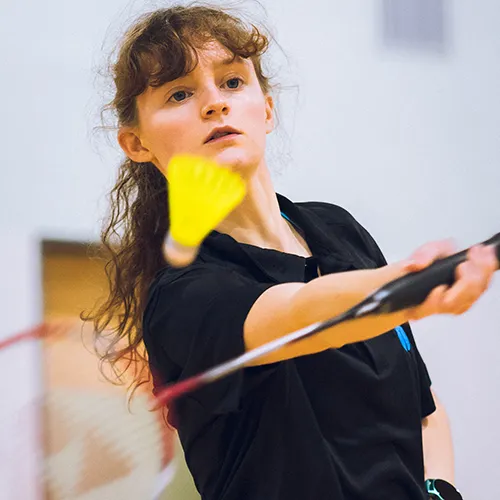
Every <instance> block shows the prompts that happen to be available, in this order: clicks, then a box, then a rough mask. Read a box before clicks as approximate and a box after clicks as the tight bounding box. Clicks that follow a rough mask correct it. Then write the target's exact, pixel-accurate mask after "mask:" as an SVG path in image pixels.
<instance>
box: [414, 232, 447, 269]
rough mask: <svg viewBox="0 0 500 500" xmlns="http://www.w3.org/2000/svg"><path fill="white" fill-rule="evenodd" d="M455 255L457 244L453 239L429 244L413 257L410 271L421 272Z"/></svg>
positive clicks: (418, 250)
mask: <svg viewBox="0 0 500 500" xmlns="http://www.w3.org/2000/svg"><path fill="white" fill-rule="evenodd" d="M453 253H455V244H454V243H453V240H451V239H448V240H442V241H435V242H432V243H427V244H425V245H423V246H422V247H420V248H419V249H417V250H416V251H415V252H414V253H413V254H412V255H411V257H410V259H409V263H408V271H409V272H415V271H420V270H421V269H425V268H426V267H428V266H430V265H431V264H432V263H433V262H435V261H436V260H438V259H443V258H445V257H448V256H449V255H452V254H453Z"/></svg>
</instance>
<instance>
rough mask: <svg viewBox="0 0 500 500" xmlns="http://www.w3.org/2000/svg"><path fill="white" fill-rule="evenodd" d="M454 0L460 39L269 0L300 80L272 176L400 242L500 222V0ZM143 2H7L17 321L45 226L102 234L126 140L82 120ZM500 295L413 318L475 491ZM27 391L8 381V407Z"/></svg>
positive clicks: (488, 231) (26, 312)
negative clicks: (100, 74)
mask: <svg viewBox="0 0 500 500" xmlns="http://www.w3.org/2000/svg"><path fill="white" fill-rule="evenodd" d="M445 2H447V5H449V13H450V19H449V22H450V24H449V33H450V35H451V41H450V45H449V47H448V50H447V51H445V52H444V53H440V54H432V53H420V52H416V51H414V52H410V51H401V50H394V49H390V50H389V49H387V48H385V47H384V46H383V43H382V38H381V31H380V30H381V28H380V19H381V10H380V9H381V1H379V0H372V1H366V0H350V1H349V2H345V1H344V2H341V1H339V0H314V1H313V2H295V3H291V2H290V1H289V0H272V1H271V0H268V1H266V2H264V4H265V6H266V8H267V10H268V13H269V17H270V20H271V24H272V25H273V27H274V29H275V33H276V35H277V38H278V40H279V41H280V43H281V45H282V46H283V48H284V50H285V53H286V54H287V55H288V56H289V59H290V60H289V61H288V63H289V66H286V65H285V63H286V62H285V61H283V59H282V58H281V59H280V61H281V65H282V66H283V67H282V69H283V73H282V74H283V75H284V76H283V79H284V82H283V83H285V84H291V83H298V84H299V92H298V93H297V92H295V91H288V92H285V93H284V94H283V96H282V99H281V100H282V104H283V109H282V116H283V118H284V122H285V126H284V130H286V131H287V132H288V134H289V137H290V140H291V145H290V153H291V157H292V158H293V162H292V163H291V164H290V165H289V166H288V167H287V168H286V169H284V171H283V172H282V174H280V175H276V182H277V189H279V190H281V191H283V192H284V193H286V194H287V195H289V196H290V197H292V198H294V199H297V200H302V199H304V200H305V199H319V200H325V201H331V202H334V203H338V204H340V205H343V206H345V207H346V208H348V209H349V210H350V211H351V212H352V213H353V214H354V215H355V216H356V217H357V218H358V219H359V220H360V221H361V222H362V223H363V224H364V225H365V226H366V227H367V228H368V229H369V230H370V231H371V232H372V233H373V235H374V236H375V237H376V239H377V240H378V241H379V243H380V245H381V246H382V248H383V249H384V251H385V252H386V254H387V256H388V258H389V259H390V260H394V259H399V258H402V257H405V256H407V255H408V254H409V253H410V252H411V251H412V250H413V249H414V248H415V247H416V246H418V245H419V244H421V243H423V242H426V241H429V240H432V239H435V238H442V237H448V236H453V237H455V238H456V240H457V242H458V244H459V245H468V244H471V243H473V242H476V241H479V240H481V239H484V238H487V237H489V236H490V235H492V234H493V233H495V232H497V231H498V230H499V224H498V221H499V220H500V204H499V203H498V200H499V198H500V168H499V165H500V97H499V92H498V89H499V88H500V66H499V65H498V60H497V59H498V53H499V50H500V30H499V29H498V19H499V18H500V3H499V2H498V1H497V0H480V1H478V2H457V1H455V2H451V0H445ZM156 3H159V2H156ZM141 5H142V2H137V1H136V2H133V3H126V2H124V1H120V0H113V1H111V0H108V1H107V2H102V1H99V2H98V1H97V0H88V1H86V2H83V3H82V2H79V3H78V2H77V3H75V2H63V1H62V0H51V1H49V2H35V1H33V0H32V1H28V0H19V1H17V2H9V3H8V4H5V3H3V4H2V5H1V7H0V42H1V45H2V47H4V50H3V51H2V57H3V59H4V60H3V61H2V70H1V72H2V77H1V78H0V91H1V95H2V97H3V99H2V111H3V119H2V121H1V124H0V130H1V132H2V137H3V138H4V148H3V150H2V152H3V158H2V159H3V164H4V167H3V172H4V179H3V182H2V183H0V200H1V204H2V205H1V208H2V210H0V232H1V234H2V245H0V262H2V264H1V265H2V287H1V292H0V304H2V309H3V312H4V314H3V317H7V318H9V317H10V318H11V320H10V321H11V324H9V327H8V330H15V329H18V328H22V327H24V326H26V325H28V324H30V323H32V322H35V321H36V319H37V317H38V315H39V310H40V309H39V300H40V295H39V289H38V287H37V285H36V283H37V279H38V271H37V257H36V251H34V250H33V249H34V248H35V247H36V240H37V238H38V237H39V236H46V237H47V236H48V237H62V238H70V239H72V238H81V239H92V238H95V237H97V234H98V230H99V226H98V224H97V223H96V221H97V219H98V218H99V216H100V214H101V213H102V207H103V200H102V196H103V194H104V193H105V191H106V188H107V187H108V186H109V183H110V180H111V178H112V176H113V175H114V171H115V166H116V162H115V159H116V157H117V156H116V151H113V150H112V149H109V148H107V146H106V144H102V141H101V144H102V146H101V147H100V149H99V151H96V149H95V146H94V145H93V144H92V143H91V141H90V138H89V134H90V132H89V125H90V126H91V125H96V124H98V123H97V121H96V120H95V118H94V117H93V116H94V115H93V113H94V112H95V98H94V97H93V96H94V95H95V89H94V86H93V84H94V82H93V81H94V76H95V74H94V73H93V70H92V66H93V64H94V63H95V62H96V61H99V58H100V51H101V43H102V40H103V39H104V37H105V35H106V36H107V37H108V39H112V38H113V33H114V30H115V29H116V28H117V27H119V26H120V25H121V23H122V21H123V20H124V19H126V18H127V17H129V15H130V13H131V12H132V11H134V10H135V9H137V8H138V7H140V6H141ZM251 7H252V8H254V7H255V5H251ZM254 10H256V11H257V12H260V9H259V8H258V7H255V8H254ZM110 23H112V24H111V26H112V27H111V29H110V30H108V26H109V25H110ZM107 30H108V33H106V31H107ZM276 61H278V59H276ZM288 63H286V64H288ZM276 64H277V63H276ZM285 69H286V71H285ZM292 119H293V126H292V122H291V120H292ZM287 120H288V122H287ZM286 146H287V144H286V143H285V144H284V145H283V144H282V143H279V144H278V146H277V147H278V148H283V147H285V148H286ZM281 152H282V151H281ZM274 157H276V155H274ZM271 158H273V155H271ZM278 167H279V168H282V167H283V165H282V164H281V163H278ZM13 255H14V257H15V260H14V261H10V262H14V264H12V265H11V264H10V263H9V261H7V258H10V259H12V258H13ZM499 299H500V285H499V280H498V279H497V280H496V284H495V285H494V286H493V287H492V289H491V291H490V292H489V293H488V294H487V295H486V296H485V297H484V299H483V300H481V302H480V303H479V304H477V305H476V306H475V308H474V309H473V310H472V311H471V312H469V313H468V314H466V315H465V316H463V317H460V318H444V317H443V318H433V319H428V320H425V321H424V322H421V323H417V324H415V330H416V332H417V336H418V341H419V344H420V346H421V350H422V352H423V354H424V357H425V359H426V360H427V363H428V366H429V369H430V371H431V375H432V377H433V380H434V384H435V388H436V390H437V392H438V394H439V395H440V396H441V398H442V399H443V400H444V402H445V404H446V406H447V407H448V409H449V412H450V416H451V420H452V426H453V431H454V435H455V442H456V453H457V469H458V477H457V480H458V483H459V485H460V486H461V487H462V489H463V491H464V492H465V493H466V494H467V496H468V497H469V498H471V497H472V496H474V497H475V498H494V497H495V494H496V496H499V495H500V487H499V486H498V482H497V481H496V479H495V465H496V464H497V463H498V452H497V449H498V448H499V446H500V431H499V430H498V426H497V425H496V420H495V415H496V414H498V413H499V411H500V396H499V394H498V389H497V385H498V381H499V379H500V377H499V375H500V373H499V372H500V368H498V363H497V360H496V351H497V350H498V348H499V347H500V340H499V336H498V333H500V332H499V330H500V328H499V326H498V325H499V324H500V308H499V307H498V304H499ZM7 313H8V314H7ZM7 333H8V332H7V331H5V332H3V331H2V332H1V335H2V336H3V335H6V334H7ZM13 356H14V355H13V354H12V358H11V359H12V360H13V359H14V358H13ZM11 363H14V361H12V362H11ZM2 377H4V373H2ZM30 381H31V382H30ZM30 384H31V385H30ZM19 386H20V391H21V392H23V394H24V399H26V398H29V395H30V394H32V393H33V392H34V391H35V389H36V387H37V384H36V380H34V377H31V376H29V375H28V376H27V377H24V378H23V379H22V380H21V381H20V382H19ZM18 404H19V402H18V401H17V399H16V398H15V397H12V398H11V400H10V403H9V401H7V404H5V405H4V406H3V408H15V405H18ZM1 446H4V441H3V440H2V444H1ZM1 465H2V475H1V476H0V480H1V479H4V477H5V473H4V468H3V464H1ZM0 491H2V490H1V486H0ZM26 498H28V497H26Z"/></svg>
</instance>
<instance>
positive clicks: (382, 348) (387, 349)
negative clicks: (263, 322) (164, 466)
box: [144, 195, 435, 500]
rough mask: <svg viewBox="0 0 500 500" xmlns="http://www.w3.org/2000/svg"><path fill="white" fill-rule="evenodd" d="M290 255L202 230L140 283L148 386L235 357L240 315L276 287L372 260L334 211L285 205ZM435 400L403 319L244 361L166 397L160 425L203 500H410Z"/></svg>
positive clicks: (370, 250) (348, 220) (351, 224)
mask: <svg viewBox="0 0 500 500" xmlns="http://www.w3.org/2000/svg"><path fill="white" fill-rule="evenodd" d="M278 200H279V203H280V207H281V210H282V213H283V214H284V215H285V216H286V217H287V218H289V219H290V220H291V221H292V222H293V223H294V224H295V225H296V226H297V227H298V228H299V229H300V230H301V231H302V233H303V235H304V237H305V239H306V241H307V244H308V245H309V247H310V249H311V251H312V254H313V256H312V257H310V258H303V257H299V256H297V255H291V254H286V253H282V252H279V251H276V250H269V249H263V248H259V247H255V246H252V245H246V244H240V243H238V242H237V241H235V240H234V239H233V238H231V237H230V236H228V235H224V234H220V233H218V232H213V233H211V234H210V235H209V237H208V238H207V239H206V241H205V242H204V244H203V247H202V249H201V252H200V255H199V257H198V259H197V260H196V262H195V263H194V264H193V265H191V266H189V267H187V268H184V269H171V268H165V269H163V270H161V271H160V272H159V273H158V276H157V277H156V279H155V281H154V283H153V285H152V286H151V289H150V296H149V301H148V304H147V307H146V311H145V315H144V342H145V345H146V348H147V351H148V354H149V358H150V365H151V370H152V372H153V373H154V374H155V383H156V384H159V383H169V382H174V381H176V380H180V379H183V378H185V377H188V376H190V375H194V374H196V373H198V372H200V371H202V370H205V369H207V368H210V367H212V366H214V365H216V364H218V363H221V362H222V361H225V360H227V359H229V358H233V357H235V356H238V355H240V354H242V353H243V352H244V341H243V324H244V321H245V318H246V316H247V314H248V312H249V310H250V308H251V307H252V305H253V304H254V302H255V300H256V299H257V298H258V297H259V296H260V295H261V294H262V293H263V292H264V291H265V290H267V289H268V288H269V287H271V286H274V285H276V284H278V283H287V282H306V281H308V280H310V279H312V278H314V277H315V276H316V272H315V270H316V269H317V266H318V265H319V268H320V270H321V273H322V274H328V273H336V272H341V271H349V270H353V269H366V268H375V267H379V266H382V265H384V264H385V260H384V257H383V255H382V253H381V252H380V250H379V248H378V247H377V245H376V244H375V242H374V241H373V239H372V238H371V236H370V235H369V234H368V233H367V232H366V230H365V229H363V227H362V226H361V225H360V224H359V223H357V222H356V221H355V220H354V218H353V217H352V216H351V215H350V214H349V213H348V212H346V211H345V210H344V209H342V208H340V207H338V206H335V205H330V204H326V203H316V202H309V203H292V202H291V201H289V200H287V199H286V198H284V197H283V196H281V195H278ZM434 409H435V406H434V402H433V399H432V395H431V392H430V379H429V376H428V373H427V370H426V368H425V365H424V363H423V361H422V359H421V357H420V355H419V352H418V350H417V347H416V345H415V341H414V339H413V336H412V333H411V330H410V327H409V325H407V324H406V325H403V326H402V328H398V329H397V330H393V331H390V332H387V333H385V334H384V335H381V336H379V337H376V338H374V339H370V340H368V341H365V342H358V343H355V344H350V345H346V346H344V347H342V348H340V349H330V350H327V351H324V352H321V353H318V354H312V355H308V356H302V357H299V358H295V359H290V360H287V361H282V362H279V363H274V364H270V365H263V366H257V367H250V368H246V369H244V370H242V371H241V372H239V373H237V374H234V375H232V376H230V377H228V378H226V379H225V380H222V381H219V382H217V383H214V384H212V385H211V386H209V387H206V388H204V389H200V390H198V391H196V392H194V393H192V394H190V395H189V396H186V397H184V398H182V399H181V400H179V401H178V402H177V403H176V404H175V407H174V408H171V409H170V412H169V416H170V421H171V422H173V423H174V425H175V426H176V427H177V430H178V432H179V437H180V440H181V442H182V445H183V448H184V452H185V455H186V461H187V464H188V466H189V468H190V470H191V473H192V474H193V477H194V480H195V483H196V486H197V488H198V490H199V491H200V493H201V495H202V498H203V499H204V500H244V499H248V500H295V499H297V500H306V499H307V500H309V499H332V500H423V499H424V498H426V496H425V493H424V469H423V452H422V430H421V429H422V428H421V421H422V418H423V417H425V416H427V415H429V414H430V413H432V412H433V411H434Z"/></svg>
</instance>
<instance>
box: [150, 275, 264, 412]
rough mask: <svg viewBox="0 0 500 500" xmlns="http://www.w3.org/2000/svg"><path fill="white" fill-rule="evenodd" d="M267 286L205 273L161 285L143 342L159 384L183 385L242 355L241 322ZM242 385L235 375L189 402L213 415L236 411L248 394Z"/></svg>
mask: <svg viewBox="0 0 500 500" xmlns="http://www.w3.org/2000/svg"><path fill="white" fill-rule="evenodd" d="M270 286H271V284H261V283H259V282H256V281H252V280H250V279H247V278H244V277H242V276H240V275H238V274H236V273H234V272H231V271H226V270H224V269H211V268H208V269H205V268H203V267H195V268H189V269H188V270H187V271H185V272H182V271H181V272H176V273H172V274H167V275H166V276H164V277H163V278H162V279H160V281H159V283H158V285H157V286H156V287H154V289H153V290H152V293H151V295H150V299H149V302H148V307H147V309H146V313H145V317H144V338H145V339H144V340H145V344H146V348H147V350H148V355H149V357H150V359H152V358H153V359H154V360H155V364H156V365H157V366H156V370H157V372H158V373H157V375H159V378H161V379H163V380H162V383H170V382H174V381H177V380H181V379H185V378H187V377H190V376H193V375H196V374H198V373H200V372H202V371H204V370H207V369H209V368H212V367H214V366H216V365H218V364H220V363H223V362H224V361H227V360H229V359H232V358H235V357H237V356H239V355H241V354H243V353H244V351H245V345H244V338H243V325H244V323H245V319H246V317H247V315H248V313H249V311H250V309H251V308H252V306H253V304H254V303H255V301H256V300H257V299H258V298H259V297H260V295H261V294H262V293H263V292H264V291H265V290H267V289H268V288H269V287H270ZM247 370H248V369H247ZM265 371H266V368H263V369H262V370H261V372H262V373H264V372H265ZM243 379H244V375H243V371H239V372H237V373H235V374H233V375H230V376H228V377H225V378H224V379H222V380H220V381H217V382H214V383H212V384H210V385H209V386H207V387H204V388H201V389H199V390H197V391H195V392H193V393H192V394H191V395H189V396H188V397H189V398H191V399H192V400H194V401H195V402H196V403H198V404H199V405H200V406H201V407H203V409H204V410H205V411H207V412H210V413H213V414H224V413H228V412H231V411H236V410H238V408H239V405H240V399H241V397H242V394H243V392H244V391H245V390H246V389H247V388H246V387H244V385H245V384H244V380H243Z"/></svg>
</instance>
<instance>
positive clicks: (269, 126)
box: [265, 94, 274, 134]
mask: <svg viewBox="0 0 500 500" xmlns="http://www.w3.org/2000/svg"><path fill="white" fill-rule="evenodd" d="M265 99H266V134H269V133H270V132H272V131H273V130H274V101H273V98H272V97H271V96H270V95H269V94H268V95H266V96H265Z"/></svg>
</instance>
